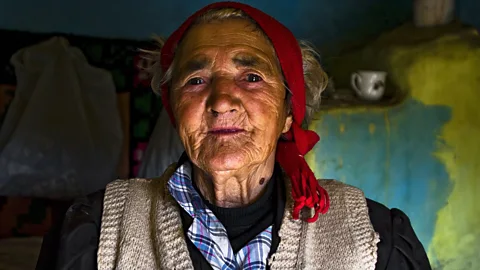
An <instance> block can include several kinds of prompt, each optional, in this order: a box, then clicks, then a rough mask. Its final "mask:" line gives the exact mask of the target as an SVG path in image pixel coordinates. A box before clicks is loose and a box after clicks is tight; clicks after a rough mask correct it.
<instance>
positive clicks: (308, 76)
mask: <svg viewBox="0 0 480 270" xmlns="http://www.w3.org/2000/svg"><path fill="white" fill-rule="evenodd" d="M233 18H241V19H247V20H249V21H251V22H252V23H253V25H255V26H256V23H255V21H254V20H252V19H251V18H250V17H248V15H246V14H245V13H244V12H243V11H241V10H238V9H233V8H221V9H213V10H210V11H208V12H206V13H205V14H203V15H202V16H200V17H199V18H198V19H197V20H196V21H195V23H194V24H193V25H196V24H200V23H206V22H207V23H208V22H212V21H222V20H226V19H233ZM193 25H192V26H193ZM257 28H258V27H257ZM262 33H263V31H262ZM266 38H267V39H268V37H267V36H266ZM155 40H156V42H157V44H158V49H157V50H153V51H149V50H142V51H143V52H144V53H145V54H146V55H145V57H146V58H147V59H148V60H150V62H151V65H150V66H149V67H147V69H148V70H149V72H150V73H151V75H152V89H153V91H154V92H155V93H157V94H160V91H161V90H160V86H161V85H163V84H165V83H167V84H168V83H170V82H171V80H172V76H173V74H172V73H173V66H174V65H173V64H172V65H171V66H170V67H169V68H168V69H167V70H166V71H163V70H162V68H161V66H160V50H161V48H162V47H163V45H164V43H165V40H164V39H163V38H160V37H155ZM299 45H300V49H301V52H302V60H303V77H304V80H305V92H306V105H307V108H306V113H305V118H304V120H303V123H302V125H303V126H304V127H307V126H308V125H309V124H310V122H311V120H312V118H313V115H314V114H315V112H316V111H318V110H319V109H320V101H321V94H322V92H323V90H325V88H326V87H327V84H328V76H327V74H326V73H325V71H324V70H323V68H322V66H321V65H320V63H319V61H318V59H319V54H318V53H317V52H316V51H315V49H314V47H313V46H312V45H311V44H310V43H308V42H306V41H301V40H300V41H299ZM290 99H291V94H290V93H289V92H288V91H287V101H288V102H287V106H288V110H289V111H291V102H290Z"/></svg>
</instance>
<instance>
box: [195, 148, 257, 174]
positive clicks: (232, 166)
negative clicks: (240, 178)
mask: <svg viewBox="0 0 480 270" xmlns="http://www.w3.org/2000/svg"><path fill="white" fill-rule="evenodd" d="M239 152H240V151H237V152H231V153H219V154H215V156H212V157H206V158H205V159H204V162H202V163H203V164H204V166H206V167H207V168H204V169H205V170H206V171H210V172H215V171H216V172H220V171H232V170H239V169H241V168H243V167H245V166H248V163H249V162H248V160H247V158H246V157H245V156H244V155H243V153H239Z"/></svg>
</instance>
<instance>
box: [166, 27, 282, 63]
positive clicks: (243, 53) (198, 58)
mask: <svg viewBox="0 0 480 270" xmlns="http://www.w3.org/2000/svg"><path fill="white" fill-rule="evenodd" d="M219 55H220V56H222V57H227V58H228V59H223V60H229V61H230V62H232V63H234V64H242V65H251V66H253V65H257V66H263V67H264V68H268V69H272V71H273V70H275V69H278V70H279V69H280V67H279V63H278V59H277V56H276V54H275V49H274V48H273V46H272V45H271V42H270V41H269V40H268V38H266V36H265V35H264V34H263V32H261V30H260V29H258V28H256V27H255V26H254V25H253V24H252V23H251V22H250V21H249V20H245V19H229V20H223V21H221V22H207V23H201V24H196V25H195V26H193V27H192V28H191V29H189V31H188V32H187V33H186V34H185V36H184V38H183V39H182V41H181V42H180V44H179V46H178V47H177V50H176V53H175V57H174V63H175V66H176V69H183V68H184V67H185V66H190V67H191V66H200V65H206V64H211V63H212V61H215V59H217V60H218V57H219Z"/></svg>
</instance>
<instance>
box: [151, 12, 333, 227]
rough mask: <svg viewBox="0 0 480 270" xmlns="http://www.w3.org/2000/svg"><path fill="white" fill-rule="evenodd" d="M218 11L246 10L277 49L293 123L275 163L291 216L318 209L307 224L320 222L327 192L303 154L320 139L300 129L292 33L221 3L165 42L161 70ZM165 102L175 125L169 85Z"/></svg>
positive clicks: (299, 81)
mask: <svg viewBox="0 0 480 270" xmlns="http://www.w3.org/2000/svg"><path fill="white" fill-rule="evenodd" d="M218 8H234V9H239V10H241V11H243V12H244V13H245V14H247V15H248V16H249V17H250V18H251V19H253V20H254V21H255V22H256V23H257V25H258V26H259V27H260V28H261V29H262V30H263V32H264V33H265V34H266V35H267V36H268V38H269V39H270V41H271V42H272V44H273V47H274V48H275V52H276V54H277V57H278V60H279V62H280V66H281V68H282V71H283V75H284V77H285V81H286V82H287V85H288V88H289V89H290V92H291V93H292V115H293V124H292V128H291V129H290V131H289V132H288V133H287V134H286V136H285V138H286V139H285V140H281V141H279V142H278V145H277V151H276V160H277V162H278V163H279V164H280V166H281V167H282V169H283V170H284V171H285V173H286V174H287V175H288V176H289V177H290V178H291V183H292V197H293V199H294V201H295V203H294V209H293V212H292V217H293V218H294V219H298V218H299V216H300V211H301V210H302V209H303V208H304V207H308V208H311V209H314V210H315V214H314V215H313V216H311V217H308V218H306V221H308V222H314V221H315V220H317V218H318V215H319V213H322V214H324V213H326V212H327V210H328V208H329V204H330V201H329V198H328V194H327V192H326V191H325V190H324V189H323V188H322V187H321V186H320V185H319V184H318V182H317V179H316V178H315V175H314V174H313V172H312V170H311V169H310V168H309V167H308V164H307V162H306V161H305V159H304V155H305V154H307V152H308V151H310V150H311V149H312V148H313V146H314V145H315V144H316V143H317V142H318V140H319V139H320V138H319V136H318V135H317V134H316V133H315V132H313V131H310V130H304V129H302V128H301V124H302V121H303V118H304V116H305V110H306V105H305V82H304V78H303V62H302V54H301V51H300V47H299V45H298V41H297V39H296V38H295V37H294V36H293V34H292V32H290V30H288V29H287V28H286V27H285V26H283V25H282V24H281V23H280V22H278V21H277V20H275V19H274V18H273V17H271V16H269V15H267V14H265V13H263V12H262V11H260V10H258V9H255V8H253V7H251V6H248V5H245V4H241V3H236V2H220V3H214V4H211V5H208V6H206V7H204V8H202V9H201V10H199V11H197V12H196V13H195V14H193V15H192V16H190V18H188V19H187V20H186V21H185V22H184V23H183V24H182V25H181V26H180V28H178V29H177V30H176V31H175V32H174V33H173V34H172V35H171V36H170V37H169V38H168V40H167V41H166V42H165V44H164V46H163V48H162V51H161V56H160V57H161V58H160V60H161V67H162V70H164V71H165V70H167V69H168V68H169V67H170V65H171V64H172V62H173V58H174V56H175V48H176V46H177V45H178V42H179V41H180V40H181V38H182V37H183V35H184V34H185V33H186V31H187V29H188V28H189V27H190V25H191V24H192V23H193V22H194V21H195V20H196V19H197V18H198V17H199V16H201V15H202V14H204V13H205V12H207V11H209V10H212V9H218ZM162 102H163V105H164V106H165V109H166V110H167V112H168V114H169V115H170V119H171V120H172V124H173V125H175V119H174V116H173V113H172V108H171V107H170V103H169V89H168V85H166V84H164V85H162Z"/></svg>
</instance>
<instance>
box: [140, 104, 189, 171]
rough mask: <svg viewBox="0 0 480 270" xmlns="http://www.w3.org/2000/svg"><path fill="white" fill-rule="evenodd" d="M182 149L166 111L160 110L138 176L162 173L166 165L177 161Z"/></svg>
mask: <svg viewBox="0 0 480 270" xmlns="http://www.w3.org/2000/svg"><path fill="white" fill-rule="evenodd" d="M183 151H184V147H183V144H182V142H181V141H180V138H179V137H178V134H177V131H176V130H175V129H174V128H173V126H172V124H171V123H170V118H169V117H168V113H167V111H166V110H162V111H161V112H160V115H159V117H158V119H157V123H156V124H155V128H154V129H153V132H152V135H151V136H150V140H149V142H148V146H147V150H146V151H145V154H144V156H143V157H142V164H141V165H140V169H139V171H138V177H141V178H153V177H158V176H161V175H163V173H164V172H165V170H166V169H167V167H168V166H170V165H171V164H172V163H174V162H177V161H178V159H179V158H180V156H181V155H182V153H183Z"/></svg>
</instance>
